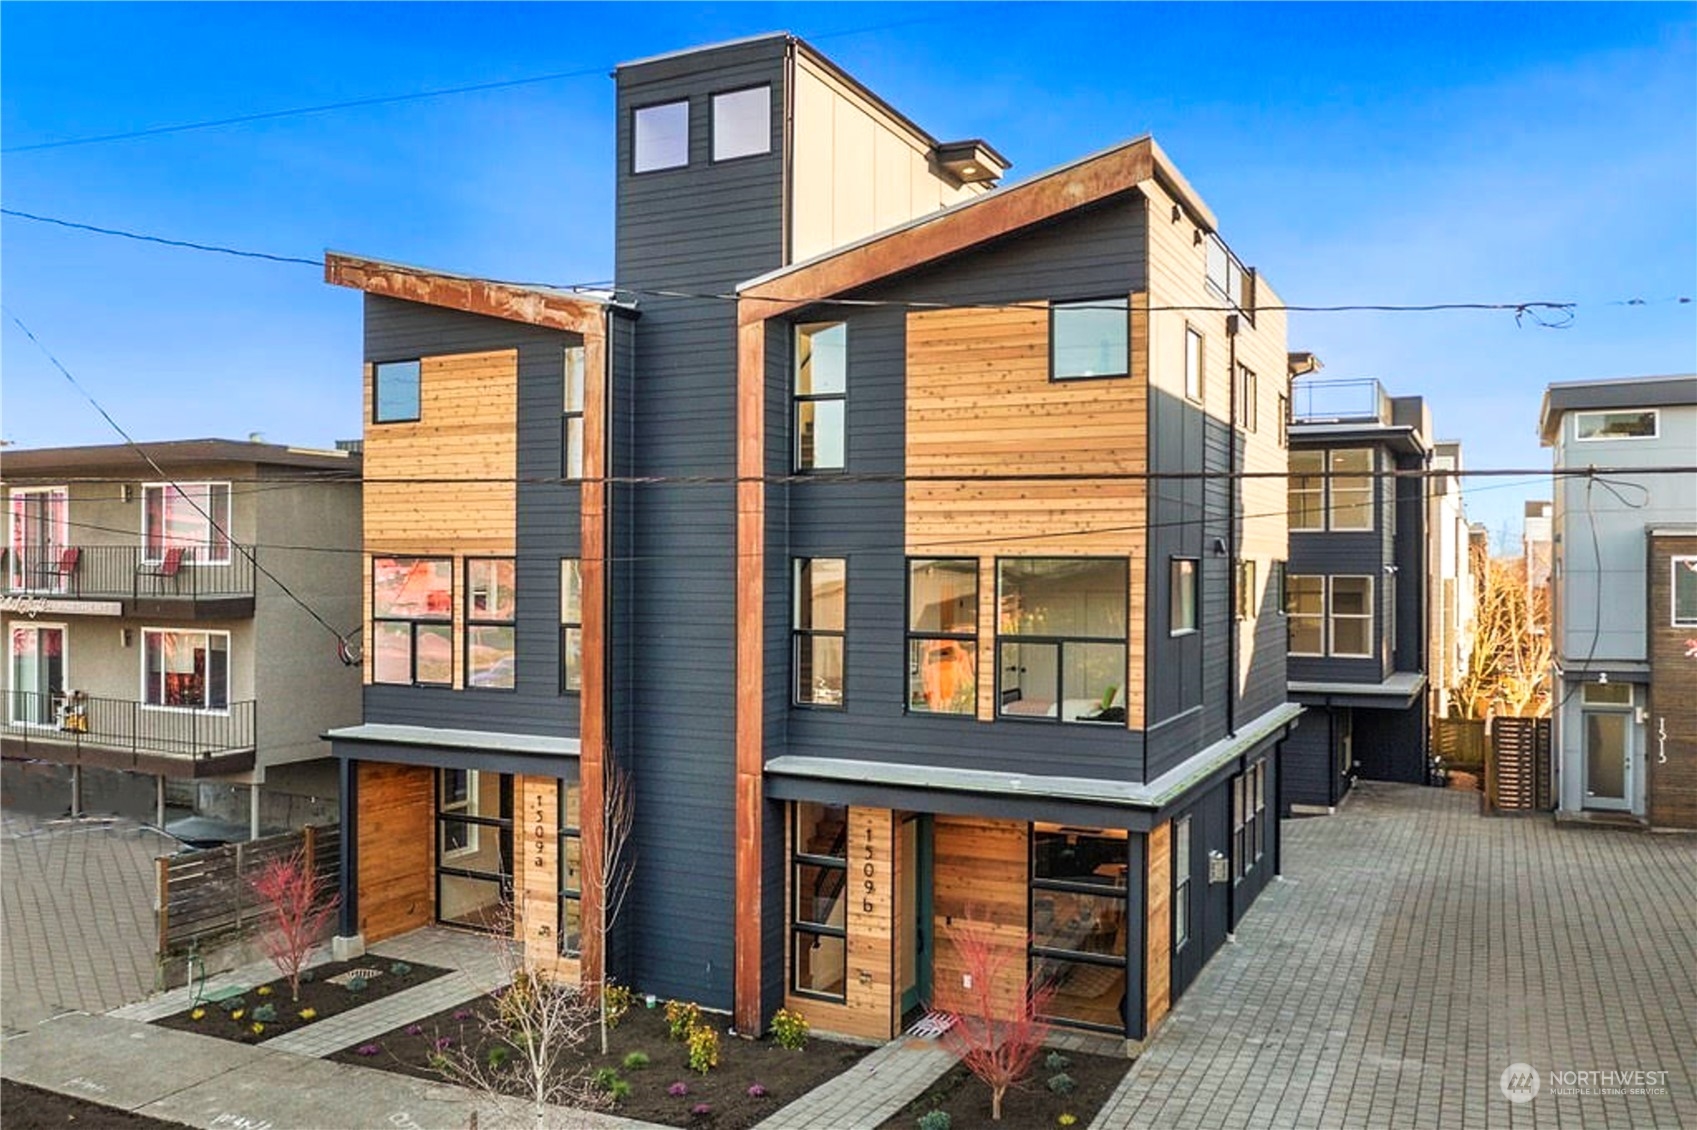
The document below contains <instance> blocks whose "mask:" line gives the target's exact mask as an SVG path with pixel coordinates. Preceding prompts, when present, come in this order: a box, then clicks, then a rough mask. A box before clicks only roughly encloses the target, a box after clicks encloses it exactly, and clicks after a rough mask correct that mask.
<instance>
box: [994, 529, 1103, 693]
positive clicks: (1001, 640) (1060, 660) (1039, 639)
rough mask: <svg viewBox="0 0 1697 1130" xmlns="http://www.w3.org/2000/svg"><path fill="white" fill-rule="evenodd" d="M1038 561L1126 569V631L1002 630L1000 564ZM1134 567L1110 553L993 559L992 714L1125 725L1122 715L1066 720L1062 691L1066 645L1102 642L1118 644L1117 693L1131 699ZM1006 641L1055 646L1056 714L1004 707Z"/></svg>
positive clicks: (1090, 644)
mask: <svg viewBox="0 0 1697 1130" xmlns="http://www.w3.org/2000/svg"><path fill="white" fill-rule="evenodd" d="M1038 561H1067V562H1075V561H1112V562H1114V563H1116V564H1118V565H1119V566H1121V567H1122V568H1124V569H1125V571H1126V573H1125V576H1126V584H1125V585H1124V586H1122V587H1123V588H1124V589H1125V593H1124V595H1125V607H1124V611H1123V613H1122V619H1123V620H1124V622H1125V632H1126V634H1125V635H1124V636H1078V635H1069V636H1059V635H1030V634H1026V633H1022V632H1004V631H1003V630H1002V624H1001V606H1002V569H1003V566H1005V565H1007V564H1008V563H1010V562H1019V563H1021V564H1030V563H1033V562H1038ZM1133 567H1134V566H1133V565H1132V563H1131V561H1130V560H1129V559H1128V558H1124V557H1117V556H1114V555H1112V554H1091V555H1088V556H1080V557H1037V556H1032V557H1023V556H1021V557H997V558H996V559H995V575H994V577H993V578H992V581H993V583H994V584H995V586H996V587H995V601H996V609H997V612H996V633H995V637H994V644H993V646H994V648H995V651H994V653H993V654H994V659H995V664H996V688H995V703H996V713H995V717H996V720H997V721H1008V722H1019V723H1027V722H1029V723H1038V724H1044V725H1062V726H1078V725H1088V726H1112V725H1119V726H1124V725H1125V724H1126V721H1125V717H1124V716H1123V715H1122V716H1121V718H1120V719H1119V720H1118V721H1114V720H1101V719H1092V718H1082V717H1080V718H1071V719H1069V718H1065V717H1063V715H1064V714H1065V710H1064V708H1063V707H1064V704H1065V691H1066V686H1065V681H1064V676H1065V671H1066V648H1067V645H1068V644H1080V645H1089V646H1096V645H1102V644H1117V645H1118V646H1119V648H1120V673H1119V679H1120V681H1119V694H1120V695H1121V696H1122V697H1123V698H1124V700H1125V701H1126V702H1130V700H1131V693H1130V691H1131V682H1130V672H1131V646H1130V645H1131V638H1130V633H1131V590H1130V580H1131V570H1132V568H1133ZM1008 643H1013V644H1016V645H1017V644H1030V645H1036V646H1045V647H1047V646H1052V647H1054V648H1055V699H1054V702H1055V716H1054V717H1053V718H1051V717H1048V716H1047V715H1036V714H1010V713H1008V712H1007V711H1006V710H1005V709H1004V707H1006V706H1007V702H1006V701H1005V700H1004V696H1005V691H1006V688H1004V687H1003V685H1002V675H1003V673H1004V670H1005V668H1006V664H1005V662H1004V661H1003V657H1002V648H1003V646H1004V645H1005V644H1008ZM1023 689H1024V688H1023V684H1022V686H1021V690H1022V692H1023ZM1120 709H1121V710H1122V711H1123V710H1124V707H1123V706H1122V707H1121V708H1120Z"/></svg>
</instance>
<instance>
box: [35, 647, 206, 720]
mask: <svg viewBox="0 0 1697 1130" xmlns="http://www.w3.org/2000/svg"><path fill="white" fill-rule="evenodd" d="M167 632H169V633H172V634H175V635H180V636H186V635H197V636H205V637H207V648H206V650H207V654H208V656H210V655H211V652H212V646H211V641H212V637H213V636H223V637H224V705H223V706H165V705H163V704H155V703H151V702H148V701H147V637H148V635H149V634H150V633H151V634H154V635H163V634H165V633H167ZM67 650H69V641H68V640H67ZM208 662H210V659H209V660H208ZM235 674H236V670H235V662H234V660H233V659H232V649H231V639H230V633H229V632H222V631H218V630H217V629H207V628H143V629H142V630H141V693H140V694H138V695H136V705H137V706H139V707H141V709H143V710H153V711H158V712H159V713H161V714H211V715H215V716H217V717H220V718H222V717H227V716H228V715H229V713H230V703H231V702H233V701H235V699H234V696H233V695H232V694H231V693H230V692H231V690H233V689H234V684H235Z"/></svg>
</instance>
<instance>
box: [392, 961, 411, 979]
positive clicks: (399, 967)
mask: <svg viewBox="0 0 1697 1130" xmlns="http://www.w3.org/2000/svg"><path fill="white" fill-rule="evenodd" d="M389 972H391V973H393V974H394V975H395V976H397V977H405V976H406V975H407V974H408V973H411V972H412V966H410V965H408V964H407V963H406V962H404V961H391V962H390V963H389Z"/></svg>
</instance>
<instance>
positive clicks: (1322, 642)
mask: <svg viewBox="0 0 1697 1130" xmlns="http://www.w3.org/2000/svg"><path fill="white" fill-rule="evenodd" d="M1284 607H1285V618H1286V619H1287V620H1288V621H1289V627H1290V644H1289V651H1290V654H1291V655H1324V654H1326V578H1324V577H1305V576H1300V575H1291V576H1287V577H1286V578H1285V605H1284Z"/></svg>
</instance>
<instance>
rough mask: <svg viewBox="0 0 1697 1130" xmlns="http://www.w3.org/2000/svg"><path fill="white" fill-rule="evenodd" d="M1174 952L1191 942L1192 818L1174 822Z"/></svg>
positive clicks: (1182, 818)
mask: <svg viewBox="0 0 1697 1130" xmlns="http://www.w3.org/2000/svg"><path fill="white" fill-rule="evenodd" d="M1172 862H1173V952H1175V953H1176V952H1178V951H1179V950H1181V949H1183V948H1184V946H1185V943H1186V942H1188V941H1190V817H1188V816H1180V817H1178V818H1177V819H1175V820H1174V821H1173V861H1172Z"/></svg>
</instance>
